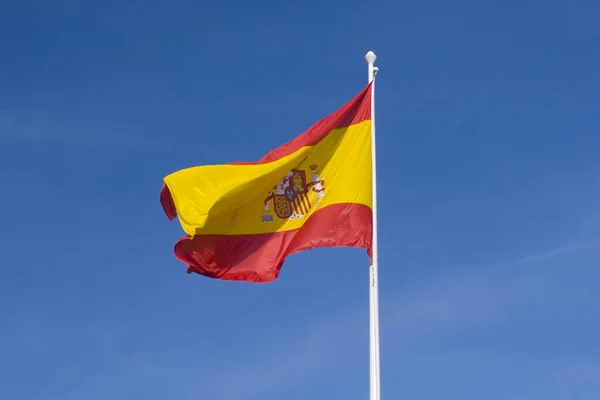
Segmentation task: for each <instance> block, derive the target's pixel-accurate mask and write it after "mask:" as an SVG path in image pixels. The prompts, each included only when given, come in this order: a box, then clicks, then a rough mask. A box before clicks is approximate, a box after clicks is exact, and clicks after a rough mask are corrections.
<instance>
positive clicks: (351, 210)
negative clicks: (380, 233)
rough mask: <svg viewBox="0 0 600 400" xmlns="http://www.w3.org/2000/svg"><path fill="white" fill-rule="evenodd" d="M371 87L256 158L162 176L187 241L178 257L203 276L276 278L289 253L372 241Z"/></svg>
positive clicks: (164, 197)
mask: <svg viewBox="0 0 600 400" xmlns="http://www.w3.org/2000/svg"><path fill="white" fill-rule="evenodd" d="M371 87H372V83H369V84H368V85H367V86H366V87H365V88H364V89H363V90H362V91H361V92H360V93H358V95H356V96H355V97H354V98H353V99H351V100H350V101H349V102H348V103H346V104H345V105H344V106H342V107H341V108H340V109H338V110H337V111H335V112H333V113H332V114H330V115H328V116H327V117H325V118H323V119H322V120H320V121H319V122H317V123H316V124H314V125H313V126H311V127H310V128H309V129H308V130H307V131H305V132H304V133H302V134H301V135H299V136H297V137H296V138H294V139H292V140H291V141H290V142H288V143H286V144H284V145H282V146H281V147H278V148H276V149H275V150H272V151H271V152H269V153H268V154H266V155H265V156H264V157H263V158H262V159H261V160H259V161H257V162H235V163H231V164H223V165H207V166H197V167H192V168H187V169H183V170H180V171H177V172H175V173H173V174H171V175H168V176H166V177H165V178H164V186H163V189H162V191H161V195H160V201H161V204H162V207H163V210H164V211H165V213H166V214H167V216H168V217H169V219H174V218H175V217H179V221H180V223H181V226H182V227H183V230H184V231H185V233H186V234H187V236H186V237H184V238H182V239H180V240H179V241H178V242H177V244H176V245H175V249H174V251H175V257H176V258H177V259H179V260H180V261H182V262H183V263H185V264H187V266H188V272H195V273H198V274H201V275H204V276H207V277H211V278H216V279H222V280H235V281H248V282H271V281H274V280H275V279H277V277H278V275H279V272H280V270H281V267H282V265H283V263H284V260H285V258H286V257H287V256H289V255H290V254H293V253H297V252H300V251H303V250H309V249H313V248H318V247H358V248H364V249H366V250H367V251H368V253H369V254H370V251H371V239H372V212H371V209H372V187H371V182H372V180H371V167H372V166H371Z"/></svg>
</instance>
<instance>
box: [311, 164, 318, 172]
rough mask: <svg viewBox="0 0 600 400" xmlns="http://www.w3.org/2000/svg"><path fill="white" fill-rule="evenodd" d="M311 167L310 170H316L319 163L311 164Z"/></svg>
mask: <svg viewBox="0 0 600 400" xmlns="http://www.w3.org/2000/svg"><path fill="white" fill-rule="evenodd" d="M309 168H310V170H311V171H316V170H317V168H318V165H317V164H311V165H310V166H309Z"/></svg>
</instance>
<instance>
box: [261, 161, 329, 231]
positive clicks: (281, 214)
mask: <svg viewBox="0 0 600 400" xmlns="http://www.w3.org/2000/svg"><path fill="white" fill-rule="evenodd" d="M309 169H310V172H309V173H310V178H311V181H310V182H309V181H308V179H307V171H306V170H304V169H300V168H297V169H293V170H291V171H290V172H288V173H287V174H286V175H285V176H284V177H283V178H282V179H281V181H279V183H278V184H277V185H276V186H275V187H273V189H271V191H270V192H269V195H268V196H267V198H265V202H264V204H265V207H264V212H263V216H262V217H261V221H263V222H272V221H273V216H272V215H271V206H272V209H273V211H274V212H275V215H276V216H277V217H278V218H281V219H296V218H301V217H303V216H304V215H306V214H307V213H308V212H309V211H310V209H311V207H312V204H311V199H310V192H311V191H312V192H314V193H316V194H317V201H316V204H315V205H317V206H318V205H319V204H320V202H321V199H322V198H323V196H324V195H325V188H324V187H323V184H324V182H323V180H322V179H320V177H319V173H318V166H317V165H316V164H312V165H310V167H309Z"/></svg>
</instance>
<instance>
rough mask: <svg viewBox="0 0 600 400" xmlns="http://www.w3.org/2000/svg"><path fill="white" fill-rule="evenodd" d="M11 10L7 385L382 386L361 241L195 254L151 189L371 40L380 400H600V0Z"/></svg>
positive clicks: (251, 130)
mask: <svg viewBox="0 0 600 400" xmlns="http://www.w3.org/2000/svg"><path fill="white" fill-rule="evenodd" d="M0 10H1V11H0V30H1V31H2V34H1V35H0V55H1V57H0V60H1V61H0V168H1V170H2V172H3V174H2V177H3V182H2V191H1V192H0V206H2V209H3V210H4V212H3V213H1V214H0V240H1V243H2V245H1V246H0V266H1V268H2V277H1V278H0V321H1V323H0V339H1V340H0V377H1V378H0V398H6V399H12V400H20V399H28V400H30V399H44V400H46V399H61V400H62V399H64V400H79V399H81V400H96V399H102V400H105V399H114V400H119V399H127V400H130V399H144V400H151V399H180V400H186V399H223V400H229V399H232V400H233V399H240V400H253V399H261V400H271V399H287V400H296V399H299V400H300V399H302V400H304V399H307V398H310V399H332V398H336V399H342V398H343V399H349V400H352V399H357V400H358V399H366V398H368V379H369V373H368V366H369V363H368V308H367V307H368V286H367V275H368V269H367V268H368V260H367V257H366V255H365V253H364V251H362V250H358V249H320V250H313V251H310V252H305V253H301V254H297V255H294V256H292V257H290V258H289V259H288V260H287V262H286V264H285V266H284V268H283V271H282V274H281V275H280V279H279V280H278V281H277V282H275V283H272V284H267V285H255V284H244V283H232V282H219V281H215V280H210V279H206V278H203V277H201V276H198V275H188V274H186V273H185V266H184V265H183V264H181V263H179V262H178V261H176V260H175V259H174V257H173V255H172V246H173V244H174V243H175V241H176V240H177V239H178V238H179V237H180V236H181V227H180V226H179V224H178V223H177V222H169V221H167V219H166V218H165V216H164V215H163V213H162V210H161V208H160V204H159V200H158V195H159V190H160V187H161V181H162V178H163V176H164V175H166V174H168V173H170V172H173V171H175V170H177V169H179V168H182V167H187V166H190V165H198V164H211V163H224V162H230V161H238V160H256V159H258V158H259V157H260V156H262V155H263V154H264V153H266V152H267V151H269V150H270V149H272V148H273V147H275V146H278V145H280V144H282V143H284V142H286V141H288V140H289V139H291V138H292V137H294V136H295V135H297V134H299V133H301V132H302V131H303V130H304V129H306V128H307V127H308V126H310V125H311V124H312V123H313V122H315V121H317V120H319V119H320V118H322V117H323V116H325V115H327V114H328V113H330V112H332V111H334V110H335V109H336V108H338V107H339V106H340V105H342V104H343V103H344V102H346V101H347V100H348V99H350V98H351V97H352V96H353V95H354V94H356V93H357V92H358V91H359V90H360V89H361V88H362V87H363V86H364V85H365V84H366V79H367V77H366V74H367V70H366V66H365V64H364V61H363V56H364V54H365V53H366V52H367V51H368V50H371V49H372V50H374V51H375V52H376V53H377V55H378V57H379V59H378V66H379V68H380V73H379V75H378V81H377V85H378V86H377V128H378V140H377V143H378V157H379V159H378V161H379V165H378V168H379V178H378V179H379V182H380V187H379V201H380V203H379V206H380V210H379V214H380V217H381V219H380V257H381V265H380V279H381V283H380V285H381V286H380V296H381V297H380V308H381V311H380V313H381V314H380V320H381V363H382V365H381V368H382V369H381V371H382V399H408V398H410V399H412V400H419V399H438V398H444V399H461V400H479V399H486V400H509V399H510V400H518V399H527V400H530V399H545V400H554V399H561V400H562V399H578V400H579V399H585V400H587V399H590V400H595V399H598V398H599V397H600V347H599V346H598V340H597V338H598V337H600V320H599V318H598V315H599V313H600V305H599V304H600V303H599V302H598V282H599V280H600V270H599V269H598V266H599V265H600V168H599V167H600V161H599V157H598V154H599V149H600V118H599V116H598V110H599V109H600V95H599V93H600V27H599V25H598V15H599V13H600V5H599V4H598V2H594V1H592V0H588V1H577V0H574V1H571V2H558V1H554V0H549V1H541V0H539V1H527V0H521V1H496V2H492V1H462V0H456V1H453V2H445V1H441V0H437V1H435V0H434V1H427V0H421V1H416V0H413V1H403V2H397V1H391V0H390V1H378V2H373V3H372V4H370V5H369V4H367V3H366V2H357V1H337V2H334V1H320V2H304V3H303V4H302V5H299V3H298V5H295V4H294V3H293V2H282V1H279V2H242V1H228V2H225V1H224V2H202V1H175V0H173V1H170V2H166V1H145V2H142V1H128V2H122V1H111V0H107V1H103V2H95V3H94V4H91V3H84V2H78V1H75V0H57V1H52V2H47V1H41V0H19V1H16V0H8V1H5V2H3V4H2V7H1V8H0Z"/></svg>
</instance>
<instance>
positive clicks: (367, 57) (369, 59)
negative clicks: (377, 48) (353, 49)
mask: <svg viewBox="0 0 600 400" xmlns="http://www.w3.org/2000/svg"><path fill="white" fill-rule="evenodd" d="M375 60H377V56H376V55H375V53H373V52H372V51H369V52H368V53H367V54H366V55H365V61H366V62H367V64H375Z"/></svg>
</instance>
